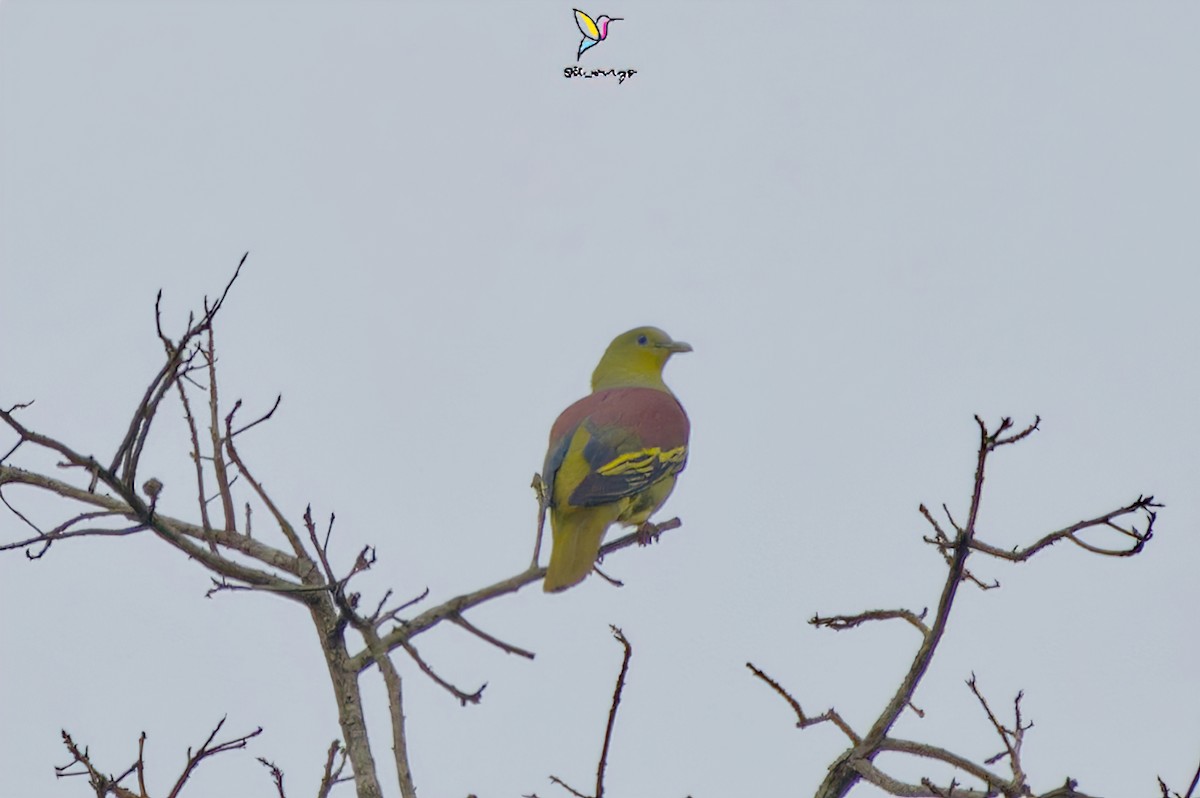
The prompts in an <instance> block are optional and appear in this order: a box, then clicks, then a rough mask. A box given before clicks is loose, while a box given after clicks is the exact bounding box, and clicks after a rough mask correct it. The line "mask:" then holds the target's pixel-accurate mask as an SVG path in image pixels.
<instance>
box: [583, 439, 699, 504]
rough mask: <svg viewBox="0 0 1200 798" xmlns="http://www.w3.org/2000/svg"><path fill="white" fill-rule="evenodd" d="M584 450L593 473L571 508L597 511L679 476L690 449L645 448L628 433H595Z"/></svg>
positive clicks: (585, 479)
mask: <svg viewBox="0 0 1200 798" xmlns="http://www.w3.org/2000/svg"><path fill="white" fill-rule="evenodd" d="M591 426H592V425H591V424H588V427H589V429H588V432H589V433H590V434H591V436H592V437H591V440H589V441H588V443H587V446H585V447H584V448H583V456H584V459H586V460H587V461H588V464H589V465H591V466H592V472H591V473H590V474H588V475H587V476H586V477H584V479H583V482H581V483H579V487H577V488H575V490H574V491H572V493H571V499H570V501H571V504H573V505H574V506H576V507H593V506H595V505H598V504H611V503H612V502H615V501H618V500H620V499H624V498H626V497H627V496H635V495H637V494H639V493H641V492H642V491H644V490H646V489H647V488H649V487H650V486H651V485H653V484H654V483H655V482H658V481H659V480H660V479H663V478H664V477H668V476H671V475H672V474H677V473H679V472H680V471H682V470H683V466H684V464H685V463H686V462H687V446H683V445H681V446H676V447H674V448H663V447H661V446H644V445H643V444H642V442H641V441H640V440H639V439H638V438H637V436H635V435H633V434H632V433H631V432H630V431H628V430H614V431H609V430H603V431H596V430H593V429H591Z"/></svg>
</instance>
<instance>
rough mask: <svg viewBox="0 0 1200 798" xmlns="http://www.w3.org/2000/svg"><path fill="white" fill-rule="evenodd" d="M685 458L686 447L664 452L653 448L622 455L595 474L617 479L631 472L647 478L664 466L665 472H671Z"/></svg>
mask: <svg viewBox="0 0 1200 798" xmlns="http://www.w3.org/2000/svg"><path fill="white" fill-rule="evenodd" d="M686 457H687V447H686V446H676V447H675V448H674V449H668V450H666V451H665V452H664V451H663V450H662V449H661V448H660V447H658V446H653V447H651V448H649V449H642V450H640V451H636V452H629V453H628V454H623V455H621V456H620V457H618V458H616V459H614V460H611V461H609V462H608V463H605V464H604V465H602V466H600V467H599V468H597V469H596V473H597V474H599V475H600V476H603V477H619V476H623V475H625V474H629V473H631V472H632V473H635V474H640V475H642V476H649V475H650V474H653V473H654V472H656V471H661V470H662V469H663V466H666V467H667V470H673V467H675V466H679V465H681V464H682V463H683V461H684V459H685V458H686Z"/></svg>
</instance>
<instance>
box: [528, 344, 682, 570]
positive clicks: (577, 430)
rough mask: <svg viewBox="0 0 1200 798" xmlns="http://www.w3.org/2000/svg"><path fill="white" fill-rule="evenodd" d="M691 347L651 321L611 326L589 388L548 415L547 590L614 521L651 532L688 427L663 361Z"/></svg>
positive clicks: (583, 561)
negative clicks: (624, 328) (612, 333)
mask: <svg viewBox="0 0 1200 798" xmlns="http://www.w3.org/2000/svg"><path fill="white" fill-rule="evenodd" d="M690 351H692V347H691V346H690V345H688V344H685V343H684V342H682V341H673V340H671V336H669V335H667V334H666V333H665V332H663V331H662V330H660V329H658V328H657V327H638V328H636V329H633V330H630V331H629V332H627V333H623V334H621V335H618V336H617V337H616V338H615V339H613V342H612V343H611V344H609V346H608V350H607V351H605V353H604V357H602V358H600V364H599V365H598V366H596V370H595V372H593V373H592V393H591V394H590V395H589V396H585V397H584V398H583V399H580V400H579V401H578V402H576V403H575V404H573V405H571V406H570V407H568V408H567V409H566V410H564V411H563V412H562V415H560V416H559V417H558V420H557V421H555V422H554V426H553V428H551V430H550V448H549V450H548V451H547V452H546V463H545V466H544V467H543V469H542V478H543V480H544V482H545V485H546V497H547V502H548V505H549V509H550V528H551V530H552V532H553V538H554V543H553V548H552V549H551V552H550V566H549V568H548V569H547V570H546V581H545V582H544V583H543V588H544V589H545V590H546V592H547V593H553V592H557V591H560V590H566V589H567V588H569V587H571V586H572V585H576V584H579V583H580V582H582V581H583V580H584V578H585V577H586V576H587V575H588V574H589V573H591V571H592V566H593V565H594V564H595V562H596V556H597V555H598V554H599V552H600V544H601V542H602V541H603V540H604V533H605V532H606V531H607V530H608V528H609V527H610V526H611V525H612V524H614V523H620V524H623V525H625V526H637V527H638V530H639V532H641V533H644V534H645V533H650V532H652V531H653V525H652V524H650V523H649V519H650V516H651V515H653V514H654V512H655V511H656V510H658V508H659V507H661V506H662V504H663V502H665V501H666V500H667V497H668V496H669V495H670V494H671V490H672V489H673V488H674V487H675V478H676V475H677V474H679V472H680V471H682V470H683V468H684V465H685V464H686V463H687V443H688V432H689V431H690V428H691V425H690V424H689V422H688V417H687V413H685V412H684V410H683V406H682V405H680V404H679V400H678V399H676V398H675V394H673V393H671V389H670V388H668V387H667V386H666V383H664V382H663V378H662V370H663V366H665V365H666V364H667V361H668V360H669V359H670V358H671V355H673V354H676V353H677V352H690Z"/></svg>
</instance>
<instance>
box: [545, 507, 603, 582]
mask: <svg viewBox="0 0 1200 798" xmlns="http://www.w3.org/2000/svg"><path fill="white" fill-rule="evenodd" d="M608 510H609V508H608V507H588V508H585V509H579V510H569V511H566V512H564V513H562V515H561V517H560V516H559V515H556V514H555V512H554V511H551V525H552V526H553V528H554V547H553V549H552V550H551V551H550V565H549V567H548V568H547V569H546V581H545V582H543V583H542V589H543V590H545V591H546V592H547V593H557V592H559V591H560V590H566V589H567V588H569V587H572V586H574V585H577V584H579V583H580V582H582V581H583V580H584V578H586V577H587V575H588V574H590V573H591V572H592V566H593V565H595V564H596V557H597V555H599V554H600V543H601V541H603V540H604V532H605V531H606V530H607V529H608V526H609V524H611V523H612V522H613V521H615V520H616V513H615V512H609V511H608Z"/></svg>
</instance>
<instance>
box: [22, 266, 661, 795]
mask: <svg viewBox="0 0 1200 798" xmlns="http://www.w3.org/2000/svg"><path fill="white" fill-rule="evenodd" d="M245 260H246V258H245V256H243V258H242V262H241V263H239V264H238V269H237V270H236V271H235V272H234V275H233V277H232V278H231V279H230V281H229V283H228V284H227V285H226V286H225V289H224V291H223V292H222V293H221V295H220V296H219V297H217V299H216V300H215V301H211V302H210V301H208V300H207V299H206V300H205V302H204V306H203V312H202V313H201V314H199V317H198V318H197V317H196V316H195V315H194V314H193V315H192V316H190V317H189V318H188V323H187V325H186V328H185V329H184V330H183V332H182V333H181V334H180V335H179V336H178V337H177V338H171V337H170V336H169V335H167V333H166V332H165V331H164V329H163V316H162V310H161V300H162V294H161V292H160V293H159V298H158V301H156V303H155V319H156V324H157V332H158V338H159V340H160V342H161V343H162V347H163V353H164V363H163V366H162V367H161V368H160V369H159V371H158V373H157V374H156V375H155V376H154V378H153V379H152V380H151V381H150V384H149V385H148V386H147V387H146V390H145V392H144V394H143V396H142V398H141V400H140V401H139V402H138V405H137V407H136V408H134V411H133V414H132V418H131V419H130V422H129V425H128V427H127V429H126V432H125V434H124V437H123V438H122V440H121V442H120V444H119V445H118V446H117V448H116V451H115V452H114V453H113V455H112V457H111V458H109V459H108V460H107V461H104V462H102V461H100V460H99V459H97V458H95V457H92V456H88V455H84V454H82V453H81V452H79V451H78V450H76V449H75V448H73V447H72V446H70V445H69V444H67V443H65V442H63V441H61V440H58V439H56V438H54V437H52V436H50V435H47V434H44V433H42V432H39V431H36V430H33V429H30V428H29V427H27V426H25V424H23V423H22V422H21V420H20V418H19V416H20V411H21V410H23V409H25V408H27V407H29V404H30V403H22V404H17V405H14V406H12V407H9V408H7V409H0V421H3V422H4V424H6V425H7V426H8V427H9V429H10V430H11V431H12V432H14V433H15V434H16V437H17V440H16V443H15V444H14V445H13V446H12V447H11V448H10V449H8V451H7V452H5V453H4V455H3V456H2V457H0V501H2V502H3V503H4V505H5V507H7V508H8V510H9V511H10V512H11V513H12V516H13V517H15V518H16V519H19V520H20V522H21V523H23V524H24V525H26V526H27V527H28V531H29V534H27V535H26V536H25V537H22V538H21V539H19V540H14V541H11V542H7V543H4V544H3V545H0V551H23V552H24V553H25V555H26V556H27V557H29V558H30V559H39V558H41V557H43V556H45V555H46V553H47V552H48V551H49V550H50V549H51V548H52V547H53V546H55V545H59V544H62V543H64V542H66V541H70V540H73V539H76V538H82V537H103V536H125V535H142V534H148V535H154V536H156V537H157V538H159V539H160V540H162V541H163V542H164V543H166V544H167V545H169V546H172V547H174V548H175V549H177V550H178V551H180V552H181V553H183V554H184V555H186V556H187V557H189V558H190V559H192V560H193V561H195V562H197V563H199V564H200V565H201V566H202V567H204V568H206V569H208V570H209V571H210V572H211V574H212V587H211V589H210V590H209V593H208V594H209V595H210V596H211V595H213V594H216V593H222V592H227V591H228V592H235V591H261V592H267V593H271V594H274V595H277V596H279V597H281V598H283V599H286V600H289V601H292V602H294V603H295V604H296V605H297V606H299V607H301V608H303V609H305V610H307V611H308V614H309V616H310V618H311V620H312V623H313V624H314V625H315V626H316V628H317V631H318V633H319V634H318V639H319V640H320V643H321V649H322V653H323V655H324V657H325V662H326V665H327V666H328V671H329V678H330V682H331V687H332V688H333V695H334V699H335V702H336V704H337V712H338V720H339V723H340V726H341V732H342V734H341V740H340V741H335V742H334V743H333V745H332V746H331V748H330V753H329V758H328V763H327V767H326V770H325V779H324V781H323V782H322V784H321V787H320V793H321V794H322V795H323V794H326V793H328V790H329V788H330V787H332V786H333V784H334V783H336V782H337V781H338V780H340V779H341V776H340V772H341V771H340V768H338V767H337V765H336V764H335V760H336V759H337V758H338V757H339V756H341V755H342V754H343V753H344V756H345V759H346V760H347V761H348V762H349V766H350V771H351V773H352V774H353V779H354V782H355V786H356V788H357V791H358V795H359V796H360V798H379V796H382V794H383V793H382V790H381V788H380V783H379V777H378V775H377V772H376V766H375V758H374V752H373V750H372V747H371V742H370V738H369V735H368V731H367V726H366V719H365V717H364V713H363V702H362V693H361V689H360V683H361V680H362V678H363V677H364V676H365V675H366V674H368V672H371V671H372V670H374V671H376V672H378V674H379V677H380V678H382V679H383V682H384V684H385V686H386V689H387V695H388V700H389V716H390V719H391V727H392V728H391V731H392V752H393V756H394V758H395V767H396V772H397V777H398V780H399V787H400V793H401V795H403V796H405V798H412V796H415V795H416V789H415V787H414V780H413V774H412V770H411V768H410V766H409V761H408V744H407V737H406V734H405V727H404V703H403V689H402V687H403V686H402V684H401V679H400V673H399V671H398V670H397V668H396V666H395V663H394V662H393V660H392V657H393V656H394V655H397V654H400V655H404V656H407V657H410V658H411V659H412V660H413V661H414V662H415V663H416V665H417V666H418V668H419V669H420V670H421V671H422V672H423V673H424V674H425V675H426V676H428V677H429V678H430V679H431V680H432V681H433V682H434V683H435V684H436V685H438V686H439V687H440V688H442V689H444V690H446V691H448V692H449V693H450V694H452V695H453V696H454V697H455V698H456V699H457V700H459V701H460V702H462V703H463V704H464V705H465V704H468V703H476V702H478V701H479V700H480V698H481V697H482V695H483V687H479V688H477V689H473V690H467V689H462V688H460V687H458V686H457V685H454V684H452V683H451V682H449V681H448V680H446V679H445V678H443V677H442V676H441V675H439V674H438V672H437V671H436V670H435V669H434V667H433V666H432V665H431V664H430V663H429V662H427V661H426V660H425V659H424V658H423V657H422V656H421V654H420V652H419V651H418V650H417V647H416V640H417V638H418V637H420V635H422V634H424V633H425V632H427V631H429V630H430V629H432V628H434V627H435V626H438V625H439V624H442V623H444V622H448V623H451V624H454V625H456V626H458V627H459V628H460V629H462V630H464V631H465V632H468V633H470V634H472V635H474V636H476V637H478V638H479V639H480V640H482V641H484V642H485V643H487V644H489V645H492V646H496V647H497V648H499V649H501V650H503V651H505V652H507V653H509V654H515V655H517V656H521V657H526V658H529V659H532V658H533V656H534V655H533V653H532V652H530V651H527V650H525V649H523V648H520V647H518V646H515V645H511V644H509V643H506V642H504V641H503V640H500V639H499V638H497V637H495V636H494V635H492V634H489V633H488V632H485V631H484V630H482V629H480V628H479V627H478V626H476V625H475V624H474V623H473V622H472V621H470V620H468V618H467V612H468V610H470V609H472V608H473V607H476V606H478V605H480V604H482V603H484V602H487V601H491V600H494V599H497V598H500V597H502V596H505V595H508V594H511V593H515V592H516V591H518V590H520V589H521V588H522V587H524V586H526V585H529V584H532V583H534V582H537V581H538V580H540V579H541V578H542V577H543V576H544V575H545V569H544V568H541V567H539V566H538V565H537V551H536V548H535V552H534V557H533V560H532V562H531V564H530V566H529V567H528V568H526V569H525V570H523V571H521V572H519V573H516V574H513V575H512V576H510V577H508V578H505V579H502V580H500V581H498V582H495V583H493V584H490V585H486V586H484V587H481V588H479V589H478V590H475V591H472V592H470V593H467V594H464V595H460V596H454V597H452V598H450V599H448V600H445V601H442V602H441V603H439V604H437V605H435V606H431V607H429V608H428V609H425V610H424V611H422V612H416V613H415V614H412V612H411V611H412V609H413V608H414V607H415V606H416V605H417V604H419V603H421V602H423V601H424V600H425V599H426V598H427V592H425V593H421V594H420V595H418V596H416V597H414V598H411V599H408V600H405V601H399V602H393V601H392V599H393V592H392V591H391V590H389V591H387V592H385V593H384V595H383V596H381V597H379V598H378V600H376V601H374V602H373V603H372V604H371V606H370V607H366V606H365V604H364V602H363V599H362V596H361V595H360V594H359V593H357V592H354V591H352V590H351V589H350V587H351V582H352V580H353V579H354V577H355V576H356V575H358V574H360V573H362V572H363V571H365V570H367V569H369V568H370V567H371V566H372V565H373V564H374V562H375V550H374V549H373V548H372V547H370V546H367V547H364V548H363V549H362V550H360V551H359V552H358V553H357V556H355V558H354V561H353V564H352V565H351V567H350V568H348V569H346V570H345V571H344V572H340V573H339V572H338V571H337V570H336V569H335V568H334V566H333V564H332V559H331V556H330V547H331V539H332V535H333V527H334V517H333V516H332V515H330V517H329V520H328V522H326V523H325V524H323V525H322V527H321V528H320V529H319V528H318V524H317V522H316V520H315V519H314V518H313V514H312V511H311V507H310V508H309V509H307V510H306V511H305V512H304V514H303V516H302V518H301V519H300V522H299V523H294V522H293V521H292V520H290V519H289V518H288V516H287V514H286V513H284V511H283V510H282V509H281V508H280V507H279V506H278V505H277V504H276V502H275V501H273V500H272V498H271V496H270V494H269V493H268V492H267V491H266V490H265V489H264V488H263V486H262V483H261V482H260V481H259V479H258V478H257V477H256V476H255V474H254V472H253V471H252V470H251V468H250V466H249V464H248V463H247V462H246V461H245V459H243V457H242V456H241V454H240V453H239V451H238V447H237V442H238V440H239V438H240V436H242V435H244V434H245V433H247V432H249V431H250V430H252V429H253V428H254V427H256V426H258V425H259V424H261V423H263V422H265V421H267V420H268V419H270V418H271V416H272V415H273V414H274V412H275V410H276V408H278V406H279V402H280V400H279V398H276V400H275V402H274V404H273V406H272V407H271V408H270V409H269V410H268V411H266V412H265V413H263V414H262V415H260V416H258V417H257V418H255V419H253V420H250V421H247V422H242V421H241V420H240V417H239V413H240V411H241V409H242V403H241V401H236V402H234V403H233V404H232V406H230V407H228V408H227V407H226V406H225V404H224V403H223V401H222V398H221V394H220V391H219V389H218V380H217V350H216V339H215V335H214V330H213V322H214V320H215V319H216V317H217V314H218V313H219V311H220V310H221V308H222V307H223V305H224V303H225V300H226V298H227V296H228V294H229V290H230V288H232V286H233V284H234V282H235V281H236V280H237V276H238V274H239V273H240V271H241V268H242V265H243V264H244V263H245ZM202 380H203V381H206V383H207V384H203V383H202V382H201V381H202ZM172 395H173V396H174V400H175V401H178V403H179V407H180V409H181V410H182V413H183V416H184V418H185V419H186V421H187V427H188V430H189V433H190V456H191V459H192V462H193V464H194V466H195V475H196V483H195V490H196V513H197V517H196V518H195V519H193V520H184V519H180V518H173V517H170V516H167V515H164V514H162V513H159V512H158V511H157V500H158V496H159V495H160V492H161V491H162V489H163V485H162V483H161V481H160V480H159V479H157V478H156V477H154V476H152V475H151V476H148V477H147V476H146V475H144V474H142V472H141V469H140V465H141V457H142V452H143V451H144V449H145V446H146V441H147V439H148V438H149V436H150V432H151V429H152V425H153V422H154V420H155V419H156V418H157V416H158V413H159V411H160V410H161V408H162V406H163V403H164V402H165V401H167V400H169V399H170V397H171V396H172ZM198 399H199V401H198ZM23 447H36V448H40V449H42V450H47V451H49V452H51V453H53V455H54V456H55V457H57V458H60V462H59V465H60V466H61V467H63V468H66V469H70V470H72V471H74V472H75V473H76V474H77V477H76V478H75V479H73V480H72V479H63V478H60V477H57V476H52V475H48V474H43V473H38V472H35V471H30V470H26V469H23V468H20V467H18V466H16V465H12V464H10V461H11V460H12V459H13V458H14V456H16V455H18V454H19V453H20V452H21V450H22V448H23ZM237 482H240V483H241V485H239V486H238V488H239V489H241V490H245V491H247V492H248V493H249V494H250V496H251V498H252V499H253V501H254V502H255V503H257V505H258V506H260V507H263V508H265V509H266V512H267V514H268V515H269V517H270V519H271V523H272V526H273V529H272V531H271V533H269V535H266V536H264V535H263V534H261V530H252V529H251V521H252V518H253V513H252V506H253V505H252V502H251V501H249V500H245V501H242V502H241V512H239V507H238V501H237V499H236V498H235V496H236V491H235V483H237ZM538 484H540V479H535V485H538ZM17 486H25V487H28V488H33V489H35V490H38V491H42V492H46V493H50V494H54V495H55V496H57V497H59V498H61V499H66V500H69V501H70V502H72V503H73V504H74V505H75V508H74V509H73V510H72V511H71V512H70V513H69V514H68V516H67V517H66V518H65V520H63V521H62V522H61V523H59V524H58V525H56V526H54V527H53V528H50V529H43V528H42V527H39V526H38V525H36V524H34V523H33V522H32V521H31V520H30V519H29V518H28V517H27V516H26V515H25V514H24V513H22V512H21V509H20V507H19V506H18V504H17V503H14V501H10V499H9V496H8V495H6V494H7V493H9V492H10V491H11V489H12V488H15V487H17ZM139 487H140V489H141V493H139V490H138V489H139ZM210 505H215V508H216V509H215V510H214V509H210ZM677 526H679V522H678V520H677V519H676V520H672V521H669V522H667V523H664V524H661V525H660V526H659V532H662V531H666V530H669V529H673V528H675V527H677ZM252 532H253V533H255V534H252ZM272 537H274V538H275V539H276V540H277V541H278V543H272V542H269V541H270V540H271V538H272ZM637 539H638V538H637V535H636V534H630V535H626V536H624V537H621V538H618V539H616V540H614V541H612V542H610V543H608V544H607V545H605V546H604V548H603V549H602V550H601V553H602V554H611V553H613V552H615V551H618V550H621V549H624V548H627V547H629V546H630V545H632V544H634V543H635V542H636V541H637ZM538 541H539V545H540V528H539V535H538ZM219 728H220V727H219V726H218V730H219ZM215 734H216V731H214V735H215ZM254 734H257V732H255V733H254ZM254 734H250V735H246V736H245V737H242V738H238V739H237V741H236V742H237V743H238V746H236V747H240V746H242V745H244V744H245V742H246V741H247V740H248V739H249V738H251V737H253V736H254ZM64 739H65V741H66V742H67V747H68V750H69V751H70V752H71V754H72V756H73V757H75V758H74V760H73V761H72V766H77V768H81V769H82V770H78V771H71V772H81V773H83V774H86V775H88V777H89V779H90V781H91V783H92V784H93V786H94V787H95V789H96V790H97V795H99V796H104V795H108V794H112V795H117V796H122V797H124V796H128V795H139V793H138V792H133V791H132V790H131V789H127V788H125V787H122V786H121V782H122V781H123V780H125V779H130V778H133V777H134V776H138V777H139V778H140V775H141V772H142V771H141V768H140V766H139V765H137V764H135V766H133V767H131V768H130V769H128V770H126V771H125V772H124V773H123V774H122V775H119V776H115V777H114V776H104V775H102V774H101V773H100V771H99V770H97V769H96V768H95V767H94V766H93V765H92V763H91V760H90V758H89V757H88V756H87V754H86V749H82V750H81V749H78V748H77V747H75V746H74V743H73V742H71V741H70V738H69V736H67V735H66V734H65V733H64ZM212 739H213V738H210V739H209V743H211V742H212ZM231 747H233V746H231V744H230V743H225V744H222V745H220V746H217V747H216V748H215V749H214V748H211V747H208V748H202V749H201V752H199V753H198V755H197V757H196V758H195V761H191V760H190V759H189V766H188V768H187V770H186V772H184V773H183V774H181V777H180V782H179V784H178V785H177V786H176V787H174V788H173V789H172V790H171V792H170V795H171V796H175V795H176V794H177V793H178V792H179V790H180V789H181V788H182V786H183V784H184V783H185V782H186V781H187V777H188V775H189V774H190V773H191V771H192V770H193V769H194V767H195V766H196V765H198V764H199V763H200V761H201V760H203V759H204V758H206V757H207V756H209V755H211V754H213V753H218V752H220V751H225V750H229V749H230V748H231ZM141 761H142V757H141V747H140V746H139V755H138V763H140V762H141ZM264 764H265V765H266V766H267V767H268V769H270V770H271V774H272V778H273V779H274V780H275V782H276V785H277V787H278V790H279V792H280V793H281V794H282V792H283V787H282V782H283V774H282V773H280V772H279V771H278V768H275V767H274V765H271V764H270V763H264ZM70 767H71V766H68V769H69V768H70ZM62 774H63V775H66V774H67V773H66V772H65V771H63V772H62ZM139 790H140V794H141V795H142V796H145V789H144V787H141V786H140V787H139Z"/></svg>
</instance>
